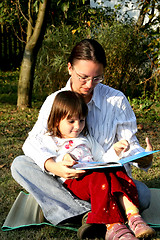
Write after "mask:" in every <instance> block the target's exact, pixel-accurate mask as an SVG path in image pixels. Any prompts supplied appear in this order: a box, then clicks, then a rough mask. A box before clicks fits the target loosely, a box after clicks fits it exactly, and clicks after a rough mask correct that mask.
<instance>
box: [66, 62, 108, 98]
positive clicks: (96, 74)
mask: <svg viewBox="0 0 160 240" xmlns="http://www.w3.org/2000/svg"><path fill="white" fill-rule="evenodd" d="M68 71H69V74H70V75H71V87H72V90H73V91H75V92H78V93H79V94H81V95H82V96H83V97H84V99H85V101H86V102H89V101H90V99H91V97H92V93H93V89H94V88H95V86H96V85H97V84H98V83H97V82H96V81H94V79H98V78H102V76H103V71H104V68H103V64H101V63H95V62H93V61H91V60H77V61H76V62H75V63H74V65H73V66H71V64H70V63H68ZM84 78H85V79H86V78H87V81H84Z"/></svg>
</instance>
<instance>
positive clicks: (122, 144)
mask: <svg viewBox="0 0 160 240" xmlns="http://www.w3.org/2000/svg"><path fill="white" fill-rule="evenodd" d="M113 148H114V150H115V152H116V154H117V155H118V156H119V155H120V154H121V152H127V151H128V150H129V148H130V145H129V143H128V141H127V140H121V141H119V142H116V143H115V144H113Z"/></svg>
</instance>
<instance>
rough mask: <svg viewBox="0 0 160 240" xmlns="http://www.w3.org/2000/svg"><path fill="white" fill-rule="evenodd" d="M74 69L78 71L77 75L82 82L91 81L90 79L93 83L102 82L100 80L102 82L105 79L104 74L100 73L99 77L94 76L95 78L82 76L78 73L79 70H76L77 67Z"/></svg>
mask: <svg viewBox="0 0 160 240" xmlns="http://www.w3.org/2000/svg"><path fill="white" fill-rule="evenodd" d="M74 71H75V73H76V75H77V77H78V79H79V81H80V82H81V83H86V82H88V81H90V80H92V81H93V83H100V82H102V81H103V80H104V76H103V75H100V76H97V77H94V78H90V77H82V76H80V75H79V74H78V73H77V71H76V70H75V68H74Z"/></svg>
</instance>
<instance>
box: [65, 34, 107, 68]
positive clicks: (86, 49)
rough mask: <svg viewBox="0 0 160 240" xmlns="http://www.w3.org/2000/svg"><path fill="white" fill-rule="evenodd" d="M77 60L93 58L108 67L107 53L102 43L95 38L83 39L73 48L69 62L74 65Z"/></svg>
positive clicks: (92, 59)
mask: <svg viewBox="0 0 160 240" xmlns="http://www.w3.org/2000/svg"><path fill="white" fill-rule="evenodd" d="M77 60H91V61H93V62H96V63H100V64H102V65H103V67H104V68H105V67H106V55H105V51H104V49H103V47H102V45H101V44H100V43H99V42H97V41H96V40H94V39H83V40H82V41H80V42H79V43H77V44H76V46H75V47H74V48H73V50H72V52H71V55H70V57H69V59H68V62H70V63H71V65H72V66H73V65H74V63H75V62H76V61H77Z"/></svg>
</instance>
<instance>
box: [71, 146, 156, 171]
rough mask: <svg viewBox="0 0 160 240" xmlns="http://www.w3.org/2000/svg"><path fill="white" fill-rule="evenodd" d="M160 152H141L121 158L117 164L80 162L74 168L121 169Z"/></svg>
mask: <svg viewBox="0 0 160 240" xmlns="http://www.w3.org/2000/svg"><path fill="white" fill-rule="evenodd" d="M159 151H160V150H156V151H150V152H141V153H138V154H135V155H132V156H129V157H125V158H121V159H119V160H118V161H117V162H83V161H78V163H77V164H76V165H74V167H73V168H75V169H77V170H81V169H82V170H89V169H98V168H109V167H121V166H123V165H124V164H125V163H128V162H131V161H134V160H136V159H139V158H143V157H146V156H148V155H150V154H153V153H156V152H159Z"/></svg>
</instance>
